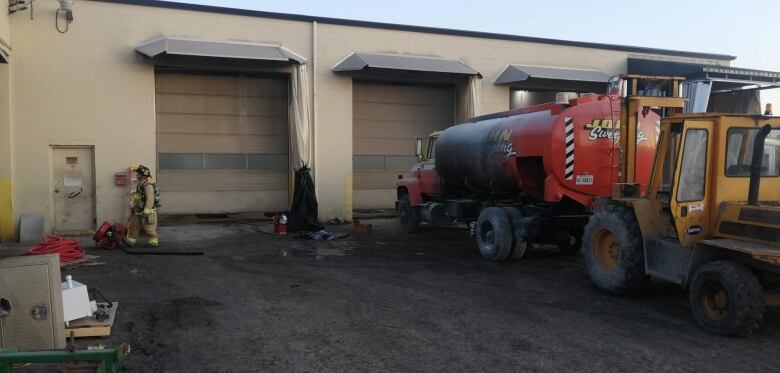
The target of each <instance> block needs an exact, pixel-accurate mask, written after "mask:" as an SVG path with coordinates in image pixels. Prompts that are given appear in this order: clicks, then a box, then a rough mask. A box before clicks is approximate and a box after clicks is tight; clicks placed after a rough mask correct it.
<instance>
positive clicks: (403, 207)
mask: <svg viewBox="0 0 780 373" xmlns="http://www.w3.org/2000/svg"><path fill="white" fill-rule="evenodd" d="M398 221H399V222H400V223H401V229H403V230H404V232H406V233H414V232H416V231H417V228H419V227H420V214H419V213H418V212H417V209H416V208H414V207H412V206H411V205H410V204H409V197H408V196H402V197H401V200H399V201H398Z"/></svg>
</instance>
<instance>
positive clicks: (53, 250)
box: [25, 235, 85, 262]
mask: <svg viewBox="0 0 780 373" xmlns="http://www.w3.org/2000/svg"><path fill="white" fill-rule="evenodd" d="M43 254H60V262H70V261H73V260H76V259H81V258H83V257H84V255H85V253H84V250H82V249H81V247H79V242H78V241H76V240H73V239H66V238H63V237H60V236H55V235H47V236H46V237H44V238H43V240H41V242H40V243H39V244H38V246H35V247H33V248H32V249H30V250H29V251H28V252H27V253H26V254H25V255H43Z"/></svg>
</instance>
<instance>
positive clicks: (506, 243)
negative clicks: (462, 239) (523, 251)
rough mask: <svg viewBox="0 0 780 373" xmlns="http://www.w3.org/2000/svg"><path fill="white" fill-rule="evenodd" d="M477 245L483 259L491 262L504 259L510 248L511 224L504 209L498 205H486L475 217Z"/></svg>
mask: <svg viewBox="0 0 780 373" xmlns="http://www.w3.org/2000/svg"><path fill="white" fill-rule="evenodd" d="M476 233H477V246H478V247H479V253H480V254H481V255H482V258H484V259H485V260H490V261H493V262H496V261H499V260H504V259H506V258H507V257H508V256H509V254H510V252H511V250H512V224H510V222H509V216H508V215H507V213H506V211H504V209H502V208H500V207H488V208H486V209H484V210H482V212H481V213H480V214H479V219H477V229H476Z"/></svg>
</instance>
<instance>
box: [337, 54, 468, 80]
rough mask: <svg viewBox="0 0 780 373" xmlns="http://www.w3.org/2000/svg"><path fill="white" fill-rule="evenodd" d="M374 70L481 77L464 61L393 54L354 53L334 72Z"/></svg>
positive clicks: (342, 61)
mask: <svg viewBox="0 0 780 373" xmlns="http://www.w3.org/2000/svg"><path fill="white" fill-rule="evenodd" d="M372 69H381V70H403V71H420V72H429V73H445V74H461V75H478V76H479V75H480V74H479V72H478V71H477V70H474V69H472V68H471V67H469V66H468V65H466V64H465V63H463V61H461V60H455V59H447V58H440V57H429V56H415V55H408V54H392V53H362V52H352V53H351V54H350V55H349V56H347V57H346V58H344V59H343V60H341V62H339V63H337V64H336V66H333V68H332V69H331V70H333V71H334V72H358V71H366V70H372Z"/></svg>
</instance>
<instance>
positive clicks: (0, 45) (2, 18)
mask: <svg viewBox="0 0 780 373" xmlns="http://www.w3.org/2000/svg"><path fill="white" fill-rule="evenodd" d="M0 49H2V50H3V51H4V52H5V54H7V55H8V54H10V52H11V19H10V15H9V14H8V12H5V11H3V12H0ZM11 130H12V127H11V66H10V65H9V64H7V63H5V64H0V240H2V239H3V238H8V237H11V236H13V235H14V230H15V223H14V213H13V210H14V206H13V183H12V180H13V177H12V175H13V161H12V159H13V141H12V139H11V137H12V134H11Z"/></svg>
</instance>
